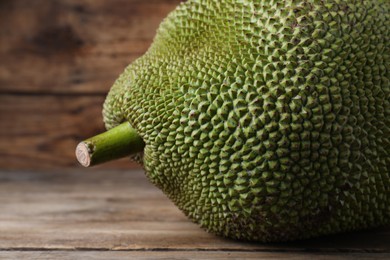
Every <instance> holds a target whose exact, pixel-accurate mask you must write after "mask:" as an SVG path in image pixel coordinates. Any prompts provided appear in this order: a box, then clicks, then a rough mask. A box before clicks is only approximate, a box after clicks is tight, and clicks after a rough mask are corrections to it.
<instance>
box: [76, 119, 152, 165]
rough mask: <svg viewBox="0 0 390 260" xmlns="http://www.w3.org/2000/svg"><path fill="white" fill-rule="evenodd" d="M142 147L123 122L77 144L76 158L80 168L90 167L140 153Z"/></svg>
mask: <svg viewBox="0 0 390 260" xmlns="http://www.w3.org/2000/svg"><path fill="white" fill-rule="evenodd" d="M144 147H145V143H144V141H143V140H142V138H141V137H140V136H139V135H138V133H137V132H136V131H135V129H134V128H132V127H131V126H130V124H129V123H128V122H125V123H122V124H120V125H118V126H116V127H114V128H112V129H110V130H108V131H106V132H104V133H101V134H99V135H96V136H93V137H91V138H88V139H87V140H85V141H82V142H81V143H79V144H78V145H77V147H76V157H77V160H78V161H79V163H80V164H81V165H82V166H84V167H90V166H94V165H97V164H101V163H104V162H108V161H112V160H115V159H119V158H123V157H126V156H129V155H131V154H134V153H138V152H142V151H143V149H144Z"/></svg>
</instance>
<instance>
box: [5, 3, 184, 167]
mask: <svg viewBox="0 0 390 260" xmlns="http://www.w3.org/2000/svg"><path fill="white" fill-rule="evenodd" d="M179 2H181V1H180V0H148V1H145V0H110V1H107V0H56V1H48V0H34V1H31V0H0V125H1V127H0V169H55V168H63V167H78V164H77V162H76V160H75V156H74V148H75V146H76V145H77V143H78V142H79V141H80V140H82V139H84V138H86V137H89V136H91V135H94V134H96V133H99V132H102V131H104V127H103V123H102V116H101V109H102V103H103V101H104V98H105V95H106V94H107V92H108V90H109V89H110V87H111V85H112V83H113V82H114V80H115V79H116V78H117V77H118V76H119V74H120V73H121V72H122V71H123V69H124V68H125V66H126V65H127V64H129V63H130V62H132V61H133V60H135V59H136V58H137V57H139V56H141V55H142V54H143V53H144V52H145V51H146V50H147V49H148V47H149V46H150V44H151V42H152V40H153V37H154V35H155V32H156V29H157V27H158V25H159V24H160V22H161V21H162V20H163V18H164V17H165V16H166V15H167V14H168V13H169V12H170V11H171V10H173V9H174V8H175V7H176V6H177V5H178V4H179ZM102 167H105V168H118V167H119V168H121V167H122V168H128V167H138V166H137V165H136V164H134V163H130V162H129V160H127V159H123V160H120V161H117V162H112V163H109V164H106V165H104V166H102Z"/></svg>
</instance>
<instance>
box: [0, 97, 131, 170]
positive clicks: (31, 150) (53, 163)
mask: <svg viewBox="0 0 390 260" xmlns="http://www.w3.org/2000/svg"><path fill="white" fill-rule="evenodd" d="M103 101H104V97H103V96H72V95H63V96H50V95H48V96H40V95H0V122H1V127H0V157H1V160H0V169H53V168H62V167H78V163H77V161H76V159H75V155H74V149H75V147H76V145H77V143H78V142H80V141H81V140H83V139H85V138H87V137H90V136H92V135H95V134H97V133H100V132H103V131H104V126H103V119H102V115H101V110H102V104H103ZM103 167H108V168H112V167H120V168H128V167H137V165H136V164H134V163H131V162H130V161H129V160H128V159H127V158H126V159H124V160H120V161H117V162H112V163H108V164H106V165H104V166H103Z"/></svg>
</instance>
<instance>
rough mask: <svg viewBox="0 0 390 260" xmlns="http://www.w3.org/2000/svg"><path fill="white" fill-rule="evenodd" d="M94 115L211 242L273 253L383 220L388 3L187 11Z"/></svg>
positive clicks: (388, 156) (388, 206)
mask: <svg viewBox="0 0 390 260" xmlns="http://www.w3.org/2000/svg"><path fill="white" fill-rule="evenodd" d="M104 108H105V109H104V116H105V122H106V125H107V127H109V128H111V127H112V126H114V125H116V124H118V123H120V122H122V121H124V120H128V121H129V122H130V123H131V125H132V126H133V127H134V128H135V129H136V130H137V131H138V133H139V134H140V135H141V136H142V138H143V139H144V141H145V143H146V147H145V151H144V159H143V162H144V166H145V169H146V172H147V175H148V177H149V178H150V180H151V181H152V182H153V183H155V184H156V185H157V186H159V187H160V188H161V189H162V190H163V191H164V192H165V193H166V194H167V195H168V196H169V198H171V199H172V200H173V201H174V202H175V204H176V205H177V206H178V207H179V208H180V209H181V210H182V211H183V212H184V213H185V214H186V215H188V216H189V217H190V218H191V219H192V220H194V221H195V222H197V223H200V224H201V225H202V226H203V227H205V228H206V229H207V230H209V231H211V232H214V233H217V234H221V235H224V236H228V237H232V238H237V239H245V240H256V241H282V240H293V239H303V238H309V237H314V236H319V235H324V234H331V233H336V232H341V231H348V230H356V229H363V228H369V227H375V226H379V225H384V224H387V223H389V221H390V2H389V1H377V0H371V1H360V0H356V1H353V0H348V1H338V0H326V1H323V0H306V1H303V0H302V1H301V0H299V1H295V0H287V1H276V0H271V1H265V0H264V1H244V0H241V1H238V0H237V1H207V0H204V1H195V0H194V1H188V2H186V3H183V4H181V5H180V6H179V7H178V8H177V9H176V10H175V11H174V12H172V13H171V14H170V15H169V16H168V18H166V19H165V21H164V22H163V23H162V25H161V27H160V28H159V30H158V33H157V36H156V38H155V41H154V43H153V45H152V46H151V48H150V49H149V51H148V52H147V53H146V54H145V55H144V56H143V57H142V58H140V59H138V60H137V61H136V62H134V63H133V64H132V65H130V66H129V67H128V68H127V69H126V71H125V72H124V73H123V74H122V75H121V77H120V78H119V79H118V81H117V82H116V83H115V86H114V87H113V89H112V90H111V93H110V94H109V96H108V98H107V100H106V103H105V107H104Z"/></svg>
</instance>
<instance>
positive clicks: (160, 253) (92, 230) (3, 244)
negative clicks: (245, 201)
mask: <svg viewBox="0 0 390 260" xmlns="http://www.w3.org/2000/svg"><path fill="white" fill-rule="evenodd" d="M260 257H261V258H285V257H294V258H297V259H302V258H313V257H315V258H316V259H317V258H319V259H321V258H329V257H330V258H339V257H346V258H373V257H377V258H383V259H385V258H387V259H390V229H389V228H382V229H378V230H373V231H364V232H356V233H349V234H342V235H337V236H329V237H325V238H320V239H312V240H307V241H300V242H294V243H281V244H261V243H244V242H237V241H233V240H228V239H223V238H219V237H216V236H214V235H211V234H208V233H206V232H205V231H203V230H202V229H201V228H199V227H198V226H197V225H195V224H194V223H192V222H190V221H189V220H188V219H187V218H186V217H185V216H184V215H183V214H182V213H181V212H180V211H179V210H178V209H177V208H176V207H175V206H174V205H173V204H172V203H171V202H170V201H169V200H168V199H167V198H166V197H165V196H164V195H163V193H162V192H161V191H160V190H159V189H157V188H155V187H154V186H153V185H152V184H150V183H149V182H148V180H147V178H146V177H145V176H144V174H143V172H142V171H140V170H132V171H113V170H101V169H100V170H99V169H78V170H62V171H58V172H30V171H24V172H4V171H3V172H0V259H9V258H11V259H20V258H26V259H53V258H56V259H121V258H148V259H150V258H160V259H161V258H166V259H172V258H176V259H183V258H184V259H187V258H195V259H205V258H212V259H215V258H229V259H230V258H232V259H234V258H236V259H245V258H260Z"/></svg>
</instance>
